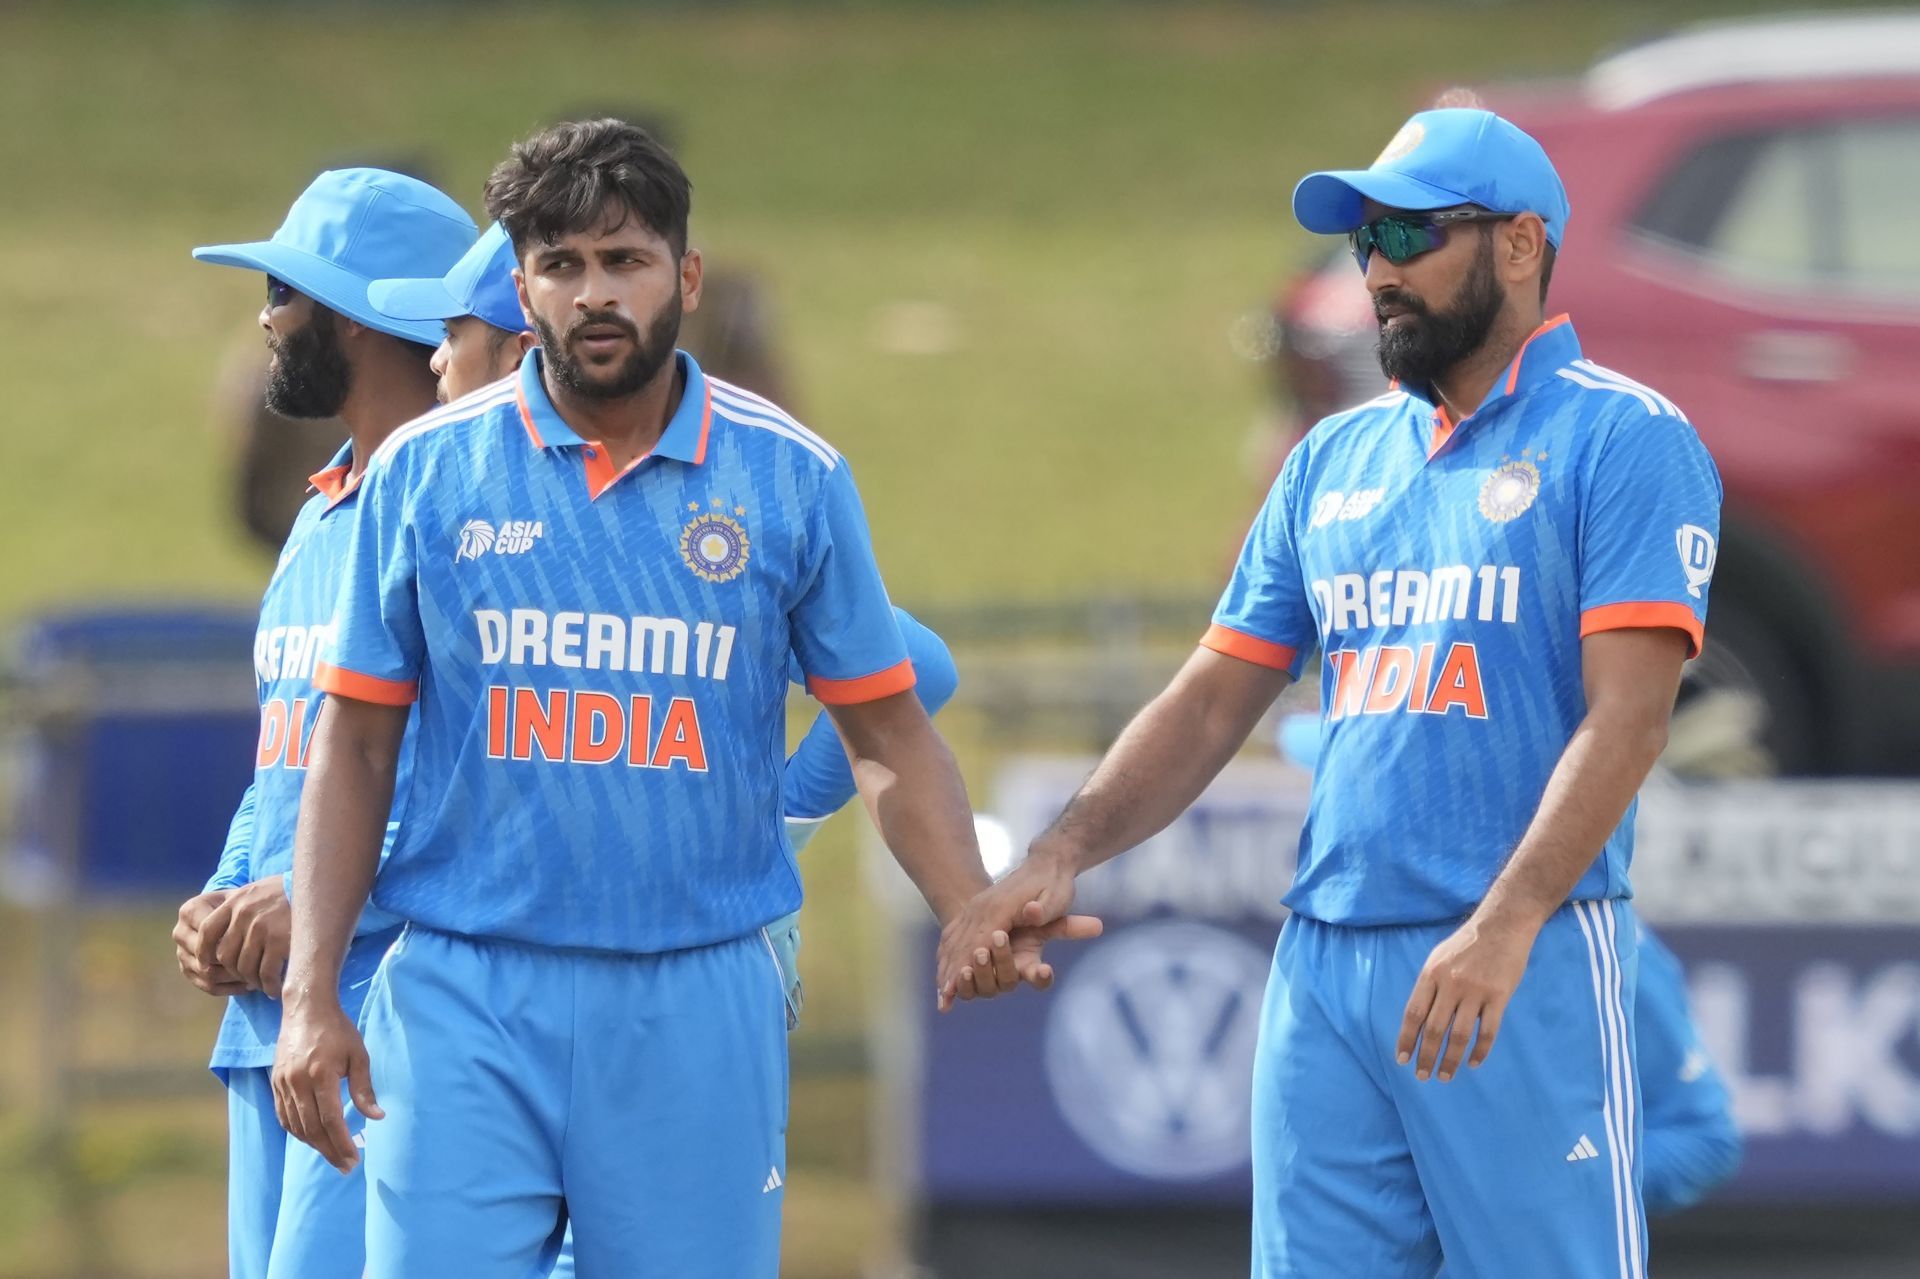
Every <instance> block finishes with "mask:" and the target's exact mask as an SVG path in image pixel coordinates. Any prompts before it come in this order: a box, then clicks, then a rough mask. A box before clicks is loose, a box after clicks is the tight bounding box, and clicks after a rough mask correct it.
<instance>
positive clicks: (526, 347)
mask: <svg viewBox="0 0 1920 1279" xmlns="http://www.w3.org/2000/svg"><path fill="white" fill-rule="evenodd" d="M513 340H514V341H515V342H517V343H519V346H520V354H522V355H525V354H526V353H527V352H528V351H531V350H533V348H534V347H536V346H539V345H540V335H539V334H538V333H535V332H534V331H533V330H531V329H522V330H520V332H519V333H518V334H516V335H515V336H514V339H513Z"/></svg>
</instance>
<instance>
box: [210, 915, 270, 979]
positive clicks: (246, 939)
mask: <svg viewBox="0 0 1920 1279" xmlns="http://www.w3.org/2000/svg"><path fill="white" fill-rule="evenodd" d="M233 931H234V934H235V935H237V936H238V937H239V938H240V939H241V940H240V943H239V945H238V946H235V947H233V948H232V949H233V958H232V959H228V958H227V957H226V951H227V949H228V947H227V945H226V943H222V944H221V947H220V950H221V958H220V962H221V963H222V964H223V965H225V966H226V968H227V969H228V971H230V972H231V973H232V974H233V975H234V976H235V977H238V978H239V979H240V980H241V981H243V982H245V983H246V984H247V986H248V987H249V988H251V989H253V990H258V989H260V965H261V964H262V963H263V962H264V961H265V960H266V957H267V937H266V930H265V929H264V928H254V927H242V928H236V929H234V930H233ZM229 940H231V938H229Z"/></svg>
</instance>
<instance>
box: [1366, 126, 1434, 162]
mask: <svg viewBox="0 0 1920 1279" xmlns="http://www.w3.org/2000/svg"><path fill="white" fill-rule="evenodd" d="M1426 138H1427V127H1426V126H1425V125H1423V124H1421V123H1420V122H1419V121H1417V120H1409V121H1407V122H1406V123H1405V124H1404V125H1402V126H1400V132H1398V133H1396V134H1394V135H1393V141H1391V142H1389V143H1387V146H1386V150H1384V151H1382V152H1381V153H1380V154H1379V155H1377V156H1375V157H1374V161H1373V167H1374V168H1376V169H1377V168H1379V167H1380V166H1381V165H1383V164H1388V163H1391V162H1392V161H1394V160H1399V159H1402V158H1404V157H1406V156H1410V155H1412V154H1413V151H1414V148H1415V147H1417V146H1419V145H1420V144H1421V143H1422V142H1424V141H1426Z"/></svg>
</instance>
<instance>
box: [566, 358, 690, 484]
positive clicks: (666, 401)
mask: <svg viewBox="0 0 1920 1279" xmlns="http://www.w3.org/2000/svg"><path fill="white" fill-rule="evenodd" d="M540 379H541V383H542V385H543V386H545V387H546V391H547V399H548V400H549V401H551V402H552V404H553V407H554V411H555V412H557V413H558V414H559V415H560V420H561V421H563V422H565V423H566V424H567V425H568V426H569V427H571V428H572V429H573V433H574V434H575V435H578V436H579V437H580V438H581V439H583V440H591V441H594V442H596V443H598V444H601V445H604V446H605V447H606V449H607V451H608V453H610V454H611V455H612V456H613V460H614V461H615V462H622V461H626V460H629V459H632V458H635V457H639V456H640V455H641V454H643V453H647V452H649V451H651V450H652V448H653V446H654V445H656V444H658V443H659V442H660V437H661V435H663V434H664V433H665V432H666V429H667V423H668V422H670V421H672V420H673V415H674V413H675V412H676V411H677V410H678V409H679V407H680V396H681V394H682V393H683V392H684V391H685V389H686V378H685V377H684V376H682V374H681V372H680V360H679V358H678V357H677V356H675V357H670V358H669V359H668V360H667V362H666V363H665V364H662V365H661V366H660V371H659V372H658V373H655V374H654V375H653V377H652V378H650V379H649V380H648V381H647V384H646V385H645V386H642V387H641V388H640V389H639V390H637V391H635V392H634V393H633V394H632V395H623V396H620V397H619V398H618V399H610V400H604V399H598V398H595V397H592V396H586V395H581V394H580V393H579V392H577V391H571V390H568V389H567V388H565V387H562V386H559V385H556V384H555V382H554V380H553V369H552V367H551V365H550V364H549V362H548V361H547V360H545V359H542V360H541V361H540Z"/></svg>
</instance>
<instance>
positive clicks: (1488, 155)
mask: <svg viewBox="0 0 1920 1279" xmlns="http://www.w3.org/2000/svg"><path fill="white" fill-rule="evenodd" d="M1363 200H1372V201H1374V202H1375V203H1376V204H1383V205H1385V206H1386V207H1388V208H1390V209H1410V210H1421V211H1425V210H1429V209H1450V208H1454V207H1456V206H1458V205H1462V204H1477V205H1479V206H1480V207H1481V208H1483V209H1490V210H1492V211H1493V212H1495V213H1536V214H1538V215H1539V216H1540V220H1541V221H1542V222H1544V223H1546V226H1547V242H1548V243H1550V244H1552V245H1553V246H1554V247H1555V248H1556V249H1557V248H1559V247H1560V237H1561V236H1562V235H1564V234H1565V233H1566V229H1567V215H1568V212H1569V209H1568V207H1567V189H1566V187H1564V186H1562V185H1561V183H1560V175H1559V174H1558V173H1556V172H1555V171H1554V168H1553V161H1551V160H1549V159H1547V153H1546V151H1545V150H1544V149H1542V148H1541V146H1540V144H1539V143H1538V142H1535V141H1534V140H1533V139H1532V138H1531V137H1529V136H1528V135H1527V134H1526V133H1524V132H1522V131H1521V129H1520V128H1519V127H1518V126H1517V125H1515V124H1513V123H1512V122H1511V121H1509V120H1504V119H1502V118H1501V117H1499V116H1497V115H1495V114H1493V112H1491V111H1477V110H1472V109H1469V108H1466V107H1443V108H1440V109H1439V110H1435V111H1422V112H1420V113H1419V114H1418V115H1416V116H1414V117H1413V118H1412V119H1411V120H1408V121H1407V122H1406V124H1404V125H1402V126H1401V129H1400V132H1398V133H1396V134H1395V135H1394V137H1393V141H1391V142H1389V143H1387V149H1386V150H1384V151H1382V152H1381V153H1380V158H1379V159H1377V160H1375V161H1374V162H1373V164H1372V165H1371V166H1370V167H1368V168H1365V169H1335V170H1331V171H1328V172H1325V173H1309V174H1308V175H1307V176H1306V177H1304V178H1302V179H1300V185H1299V186H1297V187H1295V188H1294V189H1293V216H1294V217H1296V218H1298V219H1299V221H1300V225H1301V226H1303V227H1305V228H1306V229H1307V230H1309V231H1312V232H1314V233H1315V234H1316V235H1341V234H1344V233H1346V232H1348V231H1351V230H1354V229H1355V228H1356V227H1358V226H1359V225H1360V224H1361V223H1362V222H1363V221H1365V217H1364V214H1363V212H1362V210H1363V208H1364V205H1363V203H1362V202H1363Z"/></svg>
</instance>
